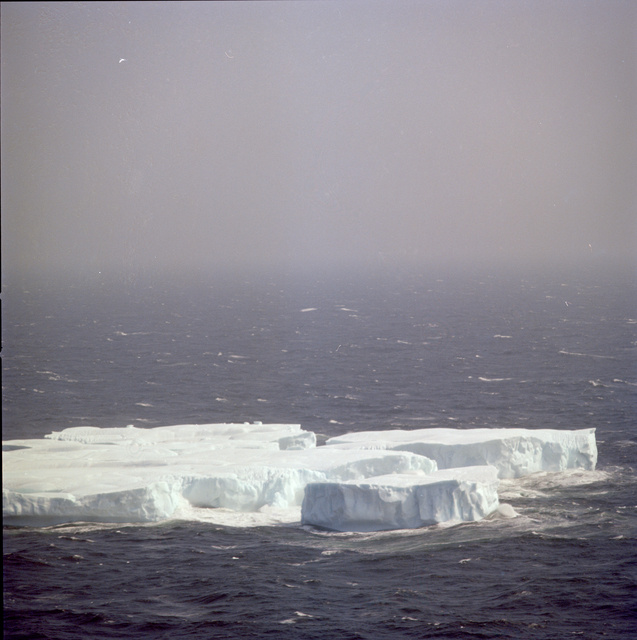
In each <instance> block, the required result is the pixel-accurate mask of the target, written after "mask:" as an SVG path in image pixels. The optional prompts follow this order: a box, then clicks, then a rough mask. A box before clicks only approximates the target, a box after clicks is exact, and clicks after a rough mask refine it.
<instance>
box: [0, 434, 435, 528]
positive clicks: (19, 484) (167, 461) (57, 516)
mask: <svg viewBox="0 0 637 640" xmlns="http://www.w3.org/2000/svg"><path fill="white" fill-rule="evenodd" d="M315 442H316V439H315V436H314V434H313V433H311V432H307V431H303V430H302V429H301V428H300V426H299V425H261V424H254V425H249V424H245V425H225V424H224V425H180V426H175V427H158V428H155V429H135V428H133V427H127V428H122V429H119V428H118V429H98V428H96V427H78V428H71V429H66V430H64V431H62V432H60V433H53V434H51V435H50V436H48V438H47V439H44V440H13V441H10V442H5V443H3V454H2V456H3V520H4V523H5V524H11V525H28V526H48V525H53V524H61V523H64V522H75V521H89V522H153V521H158V520H164V519H167V518H170V517H178V516H179V514H180V513H181V514H185V513H187V512H188V511H189V509H191V508H210V507H216V508H222V509H231V510H233V511H241V512H257V511H260V510H263V511H264V512H268V511H271V510H272V509H278V510H281V509H283V510H285V509H293V510H294V513H293V514H289V515H288V518H290V517H291V518H292V519H293V520H297V521H298V520H299V519H300V506H301V503H302V501H303V495H304V490H305V486H306V485H307V484H308V483H309V482H323V481H327V480H333V481H347V480H358V479H363V478H367V477H371V476H377V475H382V474H386V473H394V472H397V473H404V472H420V473H431V472H432V471H435V470H436V465H435V463H433V462H432V461H431V460H429V459H427V458H425V457H423V456H420V455H418V454H413V453H410V452H399V451H367V450H362V449H356V450H354V449H353V450H342V451H339V450H331V449H327V448H325V447H322V448H318V449H317V448H315V447H314V444H315Z"/></svg>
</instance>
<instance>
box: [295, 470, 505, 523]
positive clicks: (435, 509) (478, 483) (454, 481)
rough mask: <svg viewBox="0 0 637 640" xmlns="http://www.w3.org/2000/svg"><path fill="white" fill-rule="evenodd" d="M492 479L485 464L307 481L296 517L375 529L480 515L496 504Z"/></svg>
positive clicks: (492, 473) (495, 474) (494, 474)
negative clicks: (425, 473) (426, 472)
mask: <svg viewBox="0 0 637 640" xmlns="http://www.w3.org/2000/svg"><path fill="white" fill-rule="evenodd" d="M498 484H499V481H498V471H497V469H496V468H495V467H489V466H484V467H464V468H461V469H444V470H441V471H436V472H434V473H432V474H431V475H429V476H418V475H408V474H392V475H384V476H379V477H376V478H367V479H365V480H356V481H352V480H350V481H347V482H340V483H339V482H323V483H312V484H308V486H307V487H306V489H305V500H304V501H303V512H302V521H303V523H304V524H312V525H315V526H319V527H325V528H328V529H335V530H337V531H381V530H383V529H413V528H416V527H422V526H425V525H432V524H439V523H441V522H448V521H450V520H455V521H475V520H482V518H484V517H485V516H487V515H489V514H490V513H492V512H493V511H495V510H496V509H497V508H498V506H499V502H498Z"/></svg>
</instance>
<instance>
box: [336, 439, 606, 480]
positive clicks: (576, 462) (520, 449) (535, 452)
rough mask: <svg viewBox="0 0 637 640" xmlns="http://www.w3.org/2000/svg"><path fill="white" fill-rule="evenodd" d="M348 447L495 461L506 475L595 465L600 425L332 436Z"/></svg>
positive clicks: (446, 463) (444, 464)
mask: <svg viewBox="0 0 637 640" xmlns="http://www.w3.org/2000/svg"><path fill="white" fill-rule="evenodd" d="M326 445H327V446H330V447H338V448H342V449H381V450H391V451H411V452H412V453H418V454H420V455H423V456H426V457H428V458H431V459H432V460H435V461H436V462H437V464H438V468H439V469H452V468H457V467H468V466H475V465H493V466H494V467H496V468H497V469H498V476H499V477H500V478H520V477H522V476H526V475H529V474H531V473H537V472H538V471H565V470H566V469H586V470H591V471H592V470H594V469H595V465H596V464H597V444H596V442H595V429H580V430H578V431H561V430H556V429H417V430H414V431H402V430H399V429H396V430H394V431H363V432H357V433H348V434H346V435H343V436H337V437H336V438H330V439H329V440H328V441H327V442H326Z"/></svg>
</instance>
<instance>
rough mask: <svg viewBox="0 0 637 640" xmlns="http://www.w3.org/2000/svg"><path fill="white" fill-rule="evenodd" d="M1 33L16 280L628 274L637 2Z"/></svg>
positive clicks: (223, 10)
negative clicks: (465, 267)
mask: <svg viewBox="0 0 637 640" xmlns="http://www.w3.org/2000/svg"><path fill="white" fill-rule="evenodd" d="M1 35H2V40H1V42H2V225H3V264H4V269H5V272H7V271H8V272H19V271H22V270H24V269H38V270H49V271H55V270H58V269H66V270H69V271H71V272H81V273H83V274H85V275H90V274H92V273H97V272H99V271H100V270H108V269H120V268H121V269H125V270H130V271H132V272H133V271H135V270H137V269H146V270H148V269H151V270H152V269H156V268H159V267H161V266H167V265H168V266H170V267H172V266H174V267H180V268H181V267H186V268H191V267H198V268H206V269H207V268H210V269H217V268H223V267H225V266H228V265H236V264H239V265H241V264H251V265H262V266H263V267H269V266H276V265H284V266H287V267H294V265H296V264H328V263H334V264H339V263H346V262H347V261H348V260H365V261H369V262H370V263H371V264H375V263H381V262H383V261H394V260H399V259H403V258H407V259H414V260H423V261H430V260H434V261H436V260H446V261H452V262H453V261H466V260H472V259H483V258H486V259H489V260H492V259H494V260H513V261H521V260H526V259H528V258H531V259H537V260H553V259H556V260H572V259H587V256H595V255H607V256H611V257H618V258H622V257H623V258H624V259H627V258H630V257H631V256H634V255H637V240H636V238H637V198H636V193H637V178H636V175H637V151H636V146H637V88H636V82H637V80H636V79H637V3H635V2H634V0H625V1H624V0H599V1H588V0H566V1H560V0H557V1H553V0H551V1H550V2H549V1H546V2H543V1H537V0H532V1H526V0H510V1H505V0H495V1H484V2H480V1H477V0H471V1H453V0H436V1H432V2H428V1H423V0H419V1H417V2H396V1H391V2H389V1H388V2H383V3H376V2H369V1H365V2H350V1H347V2H345V1H343V2H309V1H308V2H280V3H279V2H257V3H249V2H237V3H232V2H227V3H217V2H214V3H210V4H207V3H200V2H195V3H187V2H184V3H182V2H179V3H168V2H160V3H157V4H154V3H150V2H141V3H116V2H106V3H95V2H89V3H77V4H75V3H71V4H67V3H9V4H4V5H3V6H2V34H1ZM589 245H590V247H589Z"/></svg>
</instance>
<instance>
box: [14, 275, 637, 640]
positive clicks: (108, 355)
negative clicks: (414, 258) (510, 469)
mask: <svg viewBox="0 0 637 640" xmlns="http://www.w3.org/2000/svg"><path fill="white" fill-rule="evenodd" d="M635 276H636V274H635V272H634V270H631V269H622V268H620V267H613V268H611V267H610V266H608V265H601V264H591V265H587V266H586V267H580V268H562V269H548V268H546V269H543V270H538V269H530V268H529V269H527V270H524V269H518V270H515V269H508V270H500V271H498V270H496V269H492V270H489V269H486V268H485V269H482V270H470V269H464V270H461V269H458V270H455V271H454V270H451V269H443V268H437V269H435V268H425V267H420V268H417V267H411V268H407V267H399V266H393V267H389V266H388V267H385V268H384V269H380V268H379V269H375V270H373V271H368V272H365V271H351V272H340V273H338V272H333V273H330V272H327V271H326V272H322V273H307V272H301V271H299V272H291V273H276V274H268V273H266V272H264V273H258V274H257V273H250V272H248V271H246V272H244V273H242V274H240V275H239V274H234V275H232V276H230V275H226V276H223V277H220V276H218V277H213V276H206V275H205V274H203V273H198V274H196V275H194V274H193V275H191V276H189V277H177V276H174V277H170V276H166V275H165V274H161V275H160V274H157V275H155V276H153V275H146V276H144V277H141V276H139V277H135V278H120V277H115V276H113V277H110V278H107V277H106V276H103V277H102V276H99V277H96V279H93V280H90V281H89V280H88V279H85V280H80V279H75V280H71V279H69V280H68V281H66V282H65V283H64V286H62V284H61V283H60V282H59V281H58V282H53V281H51V280H49V281H47V280H46V279H40V280H37V279H31V280H24V281H20V282H18V281H9V282H8V284H7V285H6V286H5V288H4V290H3V315H4V317H3V332H4V349H3V440H10V439H18V438H42V437H43V436H44V435H45V434H47V433H51V432H52V431H60V430H61V429H64V428H67V427H73V426H81V425H92V426H97V427H122V426H126V425H128V424H133V425H135V426H136V427H147V428H150V427H155V426H162V425H171V424H186V423H195V424H197V423H201V424H204V423H215V422H219V423H221V422H253V421H255V420H260V421H262V422H263V423H268V422H271V423H300V424H301V425H302V427H303V428H304V429H307V430H312V431H314V432H316V433H317V437H318V441H319V444H321V443H322V442H324V441H325V439H326V438H328V437H331V436H335V435H340V434H344V433H347V432H351V431H363V430H380V429H398V428H400V429H420V428H427V427H454V428H458V429H469V428H476V427H492V428H500V427H524V428H528V429H536V428H538V429H539V428H549V429H583V428H591V427H592V428H595V429H596V430H597V431H596V435H597V443H598V450H599V460H598V465H597V469H596V470H595V471H588V472H585V471H579V470H577V471H569V472H565V473H541V474H535V475H533V476H528V477H526V478H522V479H519V480H507V481H503V482H502V485H501V490H500V500H501V502H506V503H508V504H511V505H512V506H513V507H514V509H515V510H516V511H517V512H518V513H519V517H517V518H514V519H497V518H487V519H485V520H483V521H481V522H478V523H465V524H455V525H446V526H435V527H425V528H422V529H417V530H404V531H393V532H380V533H334V532H329V531H325V530H319V529H315V528H312V527H306V526H301V525H300V523H292V524H281V525H271V526H228V525H221V524H218V523H215V522H211V521H208V520H206V518H205V517H201V518H194V519H192V520H171V521H167V522H161V523H157V524H146V525H138V524H137V525H122V524H118V525H108V524H86V523H79V524H68V525H60V526H54V527H48V528H43V529H30V528H12V527H4V531H3V537H4V545H3V577H4V637H5V638H12V639H18V638H25V639H26V638H30V639H32V638H51V639H57V640H67V639H68V640H70V639H72V638H82V639H85V638H153V639H160V638H165V639H167V640H168V639H170V640H174V639H178V638H237V639H238V638H241V639H243V638H277V639H278V638H283V639H286V638H290V639H292V638H294V639H308V640H309V639H317V640H318V639H320V640H325V639H326V638H338V639H339V640H340V639H350V638H351V639H368V640H375V639H385V638H387V639H388V640H389V639H391V640H396V639H399V638H441V639H443V638H489V639H492V638H515V639H520V638H530V639H551V640H554V639H555V638H571V637H581V638H611V639H612V638H631V639H632V638H635V637H637V476H636V468H637V278H636V277H635Z"/></svg>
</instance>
